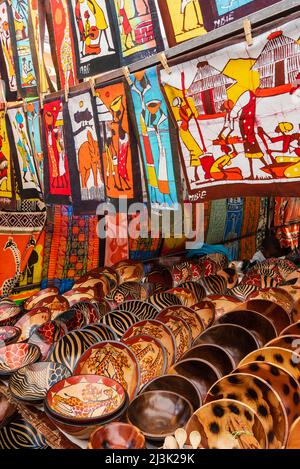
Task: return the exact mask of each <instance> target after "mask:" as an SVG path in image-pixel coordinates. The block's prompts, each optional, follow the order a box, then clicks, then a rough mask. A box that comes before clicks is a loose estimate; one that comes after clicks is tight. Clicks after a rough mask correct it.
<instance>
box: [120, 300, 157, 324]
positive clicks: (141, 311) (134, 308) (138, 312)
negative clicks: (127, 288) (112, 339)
mask: <svg viewBox="0 0 300 469" xmlns="http://www.w3.org/2000/svg"><path fill="white" fill-rule="evenodd" d="M114 311H129V312H130V313H133V314H134V315H135V316H136V317H137V318H138V320H139V321H144V320H145V319H155V318H156V316H157V315H158V309H156V308H155V306H153V305H151V304H149V303H145V302H144V301H140V300H129V301H124V302H123V303H121V304H120V305H118V306H117V307H116V308H115V309H114Z"/></svg>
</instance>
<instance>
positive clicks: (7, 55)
mask: <svg viewBox="0 0 300 469" xmlns="http://www.w3.org/2000/svg"><path fill="white" fill-rule="evenodd" d="M0 8H1V15H0V16H1V20H0V43H1V47H0V64H1V77H2V80H4V81H5V90H6V93H5V95H6V99H7V100H9V101H10V100H11V101H13V100H14V99H15V98H16V95H17V77H16V69H15V63H14V56H13V48H12V40H11V28H10V27H9V17H8V11H7V10H8V7H7V2H2V3H1V7H0Z"/></svg>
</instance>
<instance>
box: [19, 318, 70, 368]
mask: <svg viewBox="0 0 300 469" xmlns="http://www.w3.org/2000/svg"><path fill="white" fill-rule="evenodd" d="M67 332H68V331H67V328H66V326H65V325H64V324H63V323H61V322H58V321H48V322H45V323H44V324H42V325H41V326H40V327H37V328H36V329H35V330H34V332H33V333H32V334H31V336H30V337H29V339H28V343H30V344H34V345H37V346H38V347H39V349H40V351H41V359H42V360H46V358H47V356H48V354H49V353H50V350H51V348H52V347H53V345H54V344H55V342H58V341H59V339H60V338H61V337H63V336H64V335H65V334H67Z"/></svg>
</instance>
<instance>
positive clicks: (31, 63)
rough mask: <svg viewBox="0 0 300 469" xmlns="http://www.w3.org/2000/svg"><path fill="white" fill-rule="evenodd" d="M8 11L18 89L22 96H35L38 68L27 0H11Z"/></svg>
mask: <svg viewBox="0 0 300 469" xmlns="http://www.w3.org/2000/svg"><path fill="white" fill-rule="evenodd" d="M8 13H9V15H8V21H9V27H10V34H11V41H12V47H13V54H14V64H15V69H16V77H17V86H18V91H19V93H20V94H21V96H23V97H25V96H37V95H38V92H37V87H38V84H39V82H38V71H39V70H38V60H37V55H36V50H35V43H34V33H33V25H32V18H31V14H30V3H29V1H27V0H25V1H24V0H11V6H10V7H9V8H8Z"/></svg>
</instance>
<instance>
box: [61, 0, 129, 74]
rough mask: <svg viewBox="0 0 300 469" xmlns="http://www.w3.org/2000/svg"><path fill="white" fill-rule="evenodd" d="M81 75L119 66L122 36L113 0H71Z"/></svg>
mask: <svg viewBox="0 0 300 469" xmlns="http://www.w3.org/2000/svg"><path fill="white" fill-rule="evenodd" d="M68 5H69V11H70V17H71V24H72V31H73V38H74V46H75V54H76V67H77V77H78V78H85V77H89V76H92V75H97V74H99V73H102V72H106V71H108V70H112V69H114V68H117V67H119V65H120V56H119V49H120V46H119V37H118V32H117V28H116V27H115V25H116V24H117V17H116V13H115V10H114V5H113V1H109V2H107V1H106V0H68Z"/></svg>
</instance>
